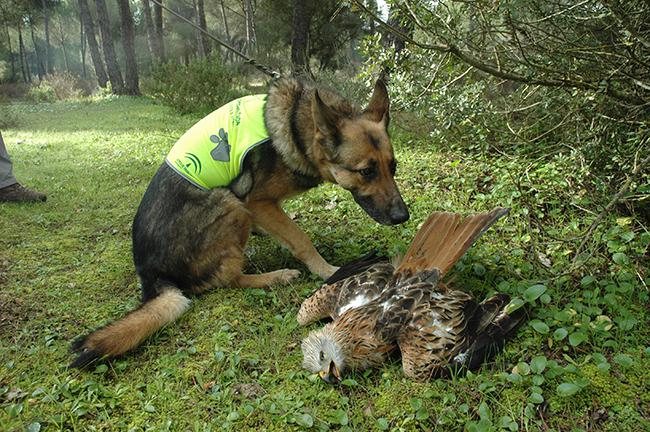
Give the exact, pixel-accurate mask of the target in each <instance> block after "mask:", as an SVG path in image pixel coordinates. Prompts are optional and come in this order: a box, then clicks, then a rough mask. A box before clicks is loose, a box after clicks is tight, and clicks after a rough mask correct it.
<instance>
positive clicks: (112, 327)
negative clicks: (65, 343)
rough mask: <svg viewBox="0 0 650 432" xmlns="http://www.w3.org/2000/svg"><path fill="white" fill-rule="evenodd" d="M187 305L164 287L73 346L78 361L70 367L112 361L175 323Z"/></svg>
mask: <svg viewBox="0 0 650 432" xmlns="http://www.w3.org/2000/svg"><path fill="white" fill-rule="evenodd" d="M189 305H190V300H189V299H188V298H187V297H185V296H184V295H183V293H182V292H181V291H180V290H179V289H178V288H176V287H171V286H168V287H165V288H163V289H161V290H160V293H159V294H158V295H157V296H156V297H153V298H151V299H149V300H147V301H145V302H144V303H142V304H141V305H140V307H138V308H137V309H135V310H133V311H131V312H129V313H128V314H127V315H126V316H125V317H124V318H122V319H120V320H118V321H115V322H113V323H111V324H108V325H107V326H105V327H102V328H100V329H99V330H96V331H94V332H92V333H90V334H89V335H87V336H84V337H81V338H79V339H77V340H76V341H74V342H73V343H72V351H73V352H75V353H77V358H76V359H75V360H74V361H73V362H72V363H71V364H70V367H84V366H87V365H88V364H90V363H92V362H94V361H96V360H98V359H100V358H104V357H115V356H118V355H120V354H123V353H125V352H127V351H129V350H131V349H133V348H135V347H137V346H138V345H140V343H141V342H142V341H143V340H145V339H146V338H147V337H149V336H150V335H152V334H153V333H154V332H155V331H156V330H158V329H160V328H161V327H163V326H165V325H166V324H169V323H171V322H172V321H175V320H176V319H177V318H178V317H179V316H181V314H183V312H185V311H186V310H187V308H188V307H189Z"/></svg>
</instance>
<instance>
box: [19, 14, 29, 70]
mask: <svg viewBox="0 0 650 432" xmlns="http://www.w3.org/2000/svg"><path fill="white" fill-rule="evenodd" d="M18 49H19V50H20V69H21V71H22V73H23V81H24V82H26V83H31V82H32V76H31V74H30V73H29V64H28V63H27V53H26V52H25V41H23V30H22V24H20V23H18Z"/></svg>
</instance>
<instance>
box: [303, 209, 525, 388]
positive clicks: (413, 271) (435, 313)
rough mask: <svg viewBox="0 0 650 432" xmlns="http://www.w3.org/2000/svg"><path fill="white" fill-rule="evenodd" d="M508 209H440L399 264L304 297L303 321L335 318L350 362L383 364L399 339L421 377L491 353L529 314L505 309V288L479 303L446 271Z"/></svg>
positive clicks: (333, 327) (412, 372)
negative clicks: (463, 212)
mask: <svg viewBox="0 0 650 432" xmlns="http://www.w3.org/2000/svg"><path fill="white" fill-rule="evenodd" d="M507 211H508V210H507V209H502V208H496V209H494V210H492V211H491V212H486V213H481V214H476V215H472V216H469V217H467V218H465V219H462V218H461V217H460V216H459V215H458V214H455V213H442V212H435V213H433V214H432V215H431V216H430V217H429V218H428V219H427V221H426V222H425V223H424V224H423V225H422V227H421V228H420V230H419V231H418V233H417V234H416V236H415V238H414V240H413V242H412V244H411V246H410V248H409V250H408V251H407V253H406V255H405V256H404V258H403V260H402V261H401V263H400V264H399V266H397V268H395V267H394V266H393V265H392V264H390V263H388V262H384V263H375V264H372V265H369V266H367V269H366V270H365V271H362V272H361V273H359V274H356V275H352V276H350V277H348V278H346V279H343V280H340V281H337V282H335V283H332V284H326V285H324V286H323V287H321V288H320V289H319V290H318V291H317V292H316V293H314V295H313V296H312V297H310V298H309V299H307V300H306V301H305V302H304V303H303V306H302V307H301V311H300V312H301V313H300V318H299V321H300V322H301V323H307V322H311V321H313V320H316V319H320V318H323V317H326V316H330V317H332V318H333V319H334V321H333V322H332V323H329V324H327V325H326V327H325V329H327V331H328V334H333V335H335V339H336V342H337V344H338V346H339V347H340V350H341V352H342V355H343V357H344V358H345V367H346V368H352V369H365V368H367V367H370V366H376V365H378V364H380V363H381V362H383V361H384V360H385V358H386V355H387V354H388V353H389V352H391V351H392V350H394V349H395V348H397V347H398V346H399V348H400V351H401V353H402V362H403V367H404V371H405V372H406V374H407V375H408V376H410V377H412V378H414V379H426V378H430V377H433V376H437V375H438V374H439V372H440V371H441V370H443V369H445V368H448V367H449V366H454V365H458V366H461V367H462V366H473V365H475V364H477V363H479V362H478V361H477V360H476V359H477V358H478V357H481V360H482V359H483V358H485V357H486V356H487V353H488V351H489V350H490V349H491V348H493V347H495V346H497V345H498V344H499V343H501V341H502V340H503V339H505V336H506V334H507V333H508V332H509V331H510V330H512V328H514V324H513V322H514V321H516V322H518V321H519V320H520V319H521V317H516V318H517V319H516V320H515V319H514V318H513V317H509V316H508V315H507V314H505V312H503V307H504V306H505V305H506V304H507V303H508V300H509V299H508V297H507V296H505V295H497V296H495V297H493V298H491V299H488V300H486V301H485V302H483V303H481V304H478V303H477V302H476V301H475V300H474V299H473V298H472V297H471V296H470V295H469V294H467V293H465V292H463V291H458V290H451V289H448V288H447V287H446V286H445V285H444V284H442V283H441V282H440V278H441V277H442V276H444V274H446V273H447V272H448V271H449V270H450V269H451V268H452V267H453V265H454V264H455V262H456V261H457V260H458V259H459V258H460V257H461V256H462V255H463V254H464V253H465V252H466V251H467V249H468V248H469V247H470V246H471V245H472V244H473V243H474V242H475V241H476V239H477V238H478V237H479V236H480V235H481V234H482V233H484V232H485V231H486V230H487V229H488V228H489V227H490V226H491V225H492V224H493V223H494V222H495V221H496V220H497V219H499V218H500V217H502V216H503V215H505V214H506V213H507ZM352 266H358V265H357V264H354V263H353V264H352ZM320 300H323V303H322V304H319V301H320ZM306 355H307V354H306ZM337 367H340V365H337Z"/></svg>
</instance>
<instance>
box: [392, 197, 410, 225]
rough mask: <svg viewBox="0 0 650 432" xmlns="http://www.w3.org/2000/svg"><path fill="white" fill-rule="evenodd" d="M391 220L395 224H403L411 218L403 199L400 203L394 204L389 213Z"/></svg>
mask: <svg viewBox="0 0 650 432" xmlns="http://www.w3.org/2000/svg"><path fill="white" fill-rule="evenodd" d="M388 216H389V217H390V221H391V223H392V224H393V225H397V224H401V223H403V222H406V221H407V220H409V211H408V209H407V208H406V204H404V201H402V200H401V199H400V200H399V202H398V203H396V204H394V205H393V206H392V207H391V209H390V212H389V213H388Z"/></svg>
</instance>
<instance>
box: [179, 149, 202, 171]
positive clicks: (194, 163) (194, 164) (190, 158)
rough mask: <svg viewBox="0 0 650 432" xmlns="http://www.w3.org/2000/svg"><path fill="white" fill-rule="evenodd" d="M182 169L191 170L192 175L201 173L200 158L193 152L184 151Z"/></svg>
mask: <svg viewBox="0 0 650 432" xmlns="http://www.w3.org/2000/svg"><path fill="white" fill-rule="evenodd" d="M182 165H183V169H184V170H185V171H186V172H190V169H191V171H192V172H193V174H194V175H198V174H201V169H202V168H203V167H202V166H201V160H200V159H199V158H198V157H197V156H196V155H195V154H194V153H185V161H184V162H182Z"/></svg>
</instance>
